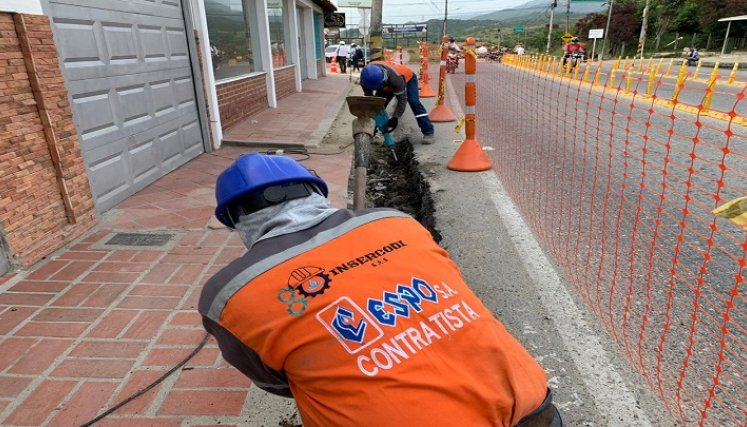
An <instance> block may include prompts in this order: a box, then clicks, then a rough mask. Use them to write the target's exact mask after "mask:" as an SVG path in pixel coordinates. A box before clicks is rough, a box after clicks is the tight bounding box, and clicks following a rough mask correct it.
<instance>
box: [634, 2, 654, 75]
mask: <svg viewBox="0 0 747 427" xmlns="http://www.w3.org/2000/svg"><path fill="white" fill-rule="evenodd" d="M649 6H651V0H646V6H645V7H644V8H643V18H642V20H643V22H642V23H641V36H640V37H639V38H638V53H639V55H636V56H640V57H641V60H642V59H643V49H644V48H645V46H646V30H647V29H648V8H649Z"/></svg>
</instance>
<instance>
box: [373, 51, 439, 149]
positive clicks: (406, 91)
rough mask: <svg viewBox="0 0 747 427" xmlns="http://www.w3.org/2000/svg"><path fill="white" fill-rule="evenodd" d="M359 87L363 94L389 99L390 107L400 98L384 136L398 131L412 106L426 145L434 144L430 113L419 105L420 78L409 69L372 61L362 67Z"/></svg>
mask: <svg viewBox="0 0 747 427" xmlns="http://www.w3.org/2000/svg"><path fill="white" fill-rule="evenodd" d="M360 84H361V87H362V88H363V94H364V95H366V96H372V95H375V96H380V97H382V98H386V104H385V105H389V102H391V100H392V98H394V97H395V96H396V97H397V107H396V108H395V109H394V113H393V114H392V117H391V118H390V119H389V121H388V122H387V124H386V127H385V129H384V132H385V133H389V132H392V131H393V130H394V129H396V128H397V125H398V124H399V119H400V118H401V117H402V114H404V112H405V107H406V106H407V104H409V105H410V109H412V112H413V114H415V120H417V122H418V127H419V128H420V131H421V132H422V133H423V140H422V142H423V144H433V142H435V137H434V131H435V129H434V128H433V123H431V119H430V118H428V111H426V109H425V107H424V106H423V104H422V103H421V102H420V97H419V95H418V76H417V75H415V73H414V72H413V71H412V70H411V69H410V67H408V66H406V65H400V64H395V63H393V62H390V61H374V62H371V63H369V64H368V65H366V66H365V67H363V70H362V71H361V78H360Z"/></svg>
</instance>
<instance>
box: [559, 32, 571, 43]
mask: <svg viewBox="0 0 747 427" xmlns="http://www.w3.org/2000/svg"><path fill="white" fill-rule="evenodd" d="M572 38H573V34H571V33H565V34H563V37H561V38H560V39H561V40H563V41H564V42H566V43H568V42H569V41H571V39H572Z"/></svg>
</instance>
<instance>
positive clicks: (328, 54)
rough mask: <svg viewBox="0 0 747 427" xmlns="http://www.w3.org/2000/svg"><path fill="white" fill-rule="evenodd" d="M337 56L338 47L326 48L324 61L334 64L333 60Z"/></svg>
mask: <svg viewBox="0 0 747 427" xmlns="http://www.w3.org/2000/svg"><path fill="white" fill-rule="evenodd" d="M336 56H337V46H336V45H333V46H327V47H326V48H324V59H326V60H327V62H332V58H334V57H336Z"/></svg>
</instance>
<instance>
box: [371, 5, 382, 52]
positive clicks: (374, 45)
mask: <svg viewBox="0 0 747 427" xmlns="http://www.w3.org/2000/svg"><path fill="white" fill-rule="evenodd" d="M383 8H384V0H372V1H371V28H370V29H369V30H368V31H369V37H368V42H369V43H370V46H369V47H370V50H371V60H372V61H383V60H384V42H383V40H382V39H381V33H382V24H381V15H382V11H383Z"/></svg>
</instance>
